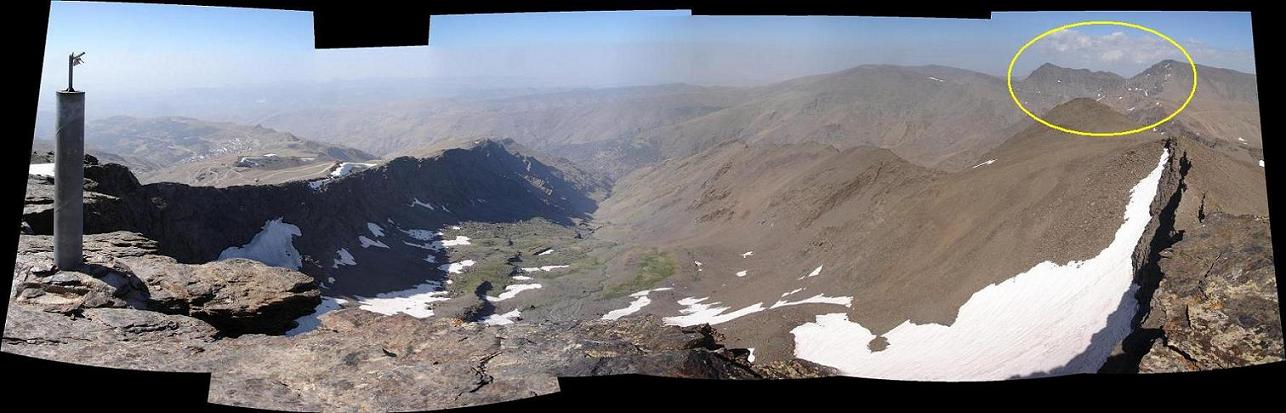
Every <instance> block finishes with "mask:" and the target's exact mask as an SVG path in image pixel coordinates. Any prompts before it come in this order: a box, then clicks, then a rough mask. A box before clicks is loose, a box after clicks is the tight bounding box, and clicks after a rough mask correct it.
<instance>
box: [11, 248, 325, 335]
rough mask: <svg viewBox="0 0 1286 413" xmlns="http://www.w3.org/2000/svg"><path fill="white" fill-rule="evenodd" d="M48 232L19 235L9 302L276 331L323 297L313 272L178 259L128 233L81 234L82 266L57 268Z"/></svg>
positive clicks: (228, 329)
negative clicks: (116, 310) (143, 312)
mask: <svg viewBox="0 0 1286 413" xmlns="http://www.w3.org/2000/svg"><path fill="white" fill-rule="evenodd" d="M52 240H53V239H52V237H50V236H42V235H23V236H21V238H20V241H19V247H18V255H17V259H16V260H15V263H14V278H13V290H12V291H13V292H12V296H13V302H16V303H18V304H21V305H26V306H32V307H34V308H37V309H39V310H42V311H47V312H54V313H64V314H73V313H78V312H81V311H82V310H85V309H91V308H133V309H144V310H151V311H156V312H160V313H165V314H179V315H187V316H192V317H195V318H198V319H201V320H205V321H206V322H209V323H210V324H212V325H213V326H215V327H217V328H218V329H219V330H220V331H222V332H223V333H224V334H228V335H239V334H244V333H278V334H279V333H281V332H284V331H286V330H288V329H290V328H291V327H293V326H294V319H296V318H298V317H301V316H304V315H307V314H309V313H311V312H312V311H313V309H314V308H315V307H316V306H317V304H319V303H320V302H321V298H320V292H319V291H318V290H317V286H316V284H315V283H314V282H313V279H312V277H309V276H307V275H304V274H303V273H300V272H298V271H292V270H288V269H284V268H277V267H270V266H267V265H264V264H262V263H259V262H257V261H251V260H245V259H231V260H224V261H215V262H209V263H205V264H200V265H192V264H181V263H178V262H177V261H175V260H174V259H173V258H170V257H166V256H163V255H158V254H156V243H155V242H154V241H152V240H150V239H147V238H144V237H142V236H141V235H139V234H136V233H131V232H111V233H106V234H92V235H88V236H86V237H85V265H84V266H83V267H81V268H77V269H73V270H62V271H58V270H56V269H55V268H54V265H53V250H52Z"/></svg>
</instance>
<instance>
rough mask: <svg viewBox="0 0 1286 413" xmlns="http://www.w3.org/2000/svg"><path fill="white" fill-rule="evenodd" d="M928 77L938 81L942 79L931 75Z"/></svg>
mask: <svg viewBox="0 0 1286 413" xmlns="http://www.w3.org/2000/svg"><path fill="white" fill-rule="evenodd" d="M929 79H933V80H936V81H939V82H941V81H942V79H938V78H936V77H933V76H929Z"/></svg>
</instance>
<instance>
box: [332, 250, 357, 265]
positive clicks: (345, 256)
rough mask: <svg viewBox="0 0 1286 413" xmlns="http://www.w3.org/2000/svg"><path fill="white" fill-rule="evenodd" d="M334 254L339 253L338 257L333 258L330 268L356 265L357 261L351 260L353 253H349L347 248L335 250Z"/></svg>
mask: <svg viewBox="0 0 1286 413" xmlns="http://www.w3.org/2000/svg"><path fill="white" fill-rule="evenodd" d="M335 254H338V255H339V259H336V260H335V264H334V265H331V268H339V266H341V265H357V261H353V254H350V253H349V252H348V249H347V248H340V249H339V251H335Z"/></svg>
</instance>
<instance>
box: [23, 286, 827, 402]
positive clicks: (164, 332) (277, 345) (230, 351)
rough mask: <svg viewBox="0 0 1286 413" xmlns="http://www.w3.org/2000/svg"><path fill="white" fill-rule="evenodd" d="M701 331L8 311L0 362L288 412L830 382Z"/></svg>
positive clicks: (630, 322) (355, 314)
mask: <svg viewBox="0 0 1286 413" xmlns="http://www.w3.org/2000/svg"><path fill="white" fill-rule="evenodd" d="M719 339H720V337H719V335H718V334H717V333H716V332H714V330H712V329H710V328H709V327H708V326H697V327H690V328H679V327H675V326H666V325H664V324H662V323H661V322H660V320H659V319H657V318H655V317H650V316H649V317H637V318H633V317H632V318H628V319H622V320H618V321H601V320H593V321H584V322H578V321H562V322H537V323H518V324H512V325H508V326H488V325H483V324H477V323H465V322H462V321H460V320H458V319H451V318H430V319H417V318H414V317H411V316H407V315H401V314H399V315H395V316H381V315H379V314H376V313H371V312H367V311H363V310H359V309H348V310H338V311H334V312H331V313H328V314H326V315H324V316H322V317H321V325H320V326H319V327H318V328H317V329H316V330H314V331H311V332H308V333H305V334H302V335H299V336H293V337H287V336H268V335H258V334H251V335H243V336H240V337H237V338H222V337H221V335H220V333H219V331H218V330H217V329H216V328H214V327H213V326H210V325H209V324H208V323H205V322H203V321H201V320H198V319H195V318H191V317H186V316H179V315H166V314H161V313H157V312H151V311H144V310H136V309H127V308H89V309H84V310H82V311H81V312H80V315H78V316H71V315H64V314H58V313H50V312H44V311H39V310H37V309H34V308H32V307H30V306H25V305H11V306H10V308H9V319H8V321H7V322H6V325H5V330H4V351H7V352H11V353H16V354H21V355H27V356H32V357H40V358H45V359H51V360H57V361H62V362H72V363H80V364H88V365H95V366H106V367H115V368H130V369H141V370H164V371H185V372H212V379H211V388H210V401H211V402H215V403H220V404H229V405H240V406H253V407H257V408H268V409H283V410H354V409H362V410H374V411H388V410H423V409H440V408H450V407H459V406H468V405H476V404H483V403H494V402H500V401H506V400H513V399H519V398H524V397H531V396H535V395H540V394H546V393H551V392H556V391H558V381H557V377H560V376H561V377H573V376H596V375H611V374H645V375H658V376H667V377H685V378H709V379H755V378H763V377H800V376H802V375H811V376H816V375H828V374H834V371H833V370H830V369H829V368H826V367H822V366H818V365H815V364H812V363H808V362H804V361H793V362H787V363H778V365H774V366H772V367H770V368H768V369H767V370H757V369H756V368H754V367H752V366H751V365H750V363H748V362H747V360H746V356H747V355H748V352H747V351H745V350H742V349H727V348H724V347H723V346H721V345H719V344H718V341H719Z"/></svg>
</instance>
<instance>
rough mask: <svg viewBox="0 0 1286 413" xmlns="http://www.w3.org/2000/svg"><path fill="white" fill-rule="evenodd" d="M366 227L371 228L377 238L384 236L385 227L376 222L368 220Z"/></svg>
mask: <svg viewBox="0 0 1286 413" xmlns="http://www.w3.org/2000/svg"><path fill="white" fill-rule="evenodd" d="M366 229H369V230H371V235H374V236H375V238H379V237H382V236H384V228H380V226H379V225H378V224H376V223H374V222H367V223H366Z"/></svg>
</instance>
